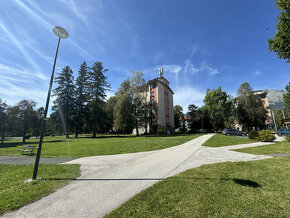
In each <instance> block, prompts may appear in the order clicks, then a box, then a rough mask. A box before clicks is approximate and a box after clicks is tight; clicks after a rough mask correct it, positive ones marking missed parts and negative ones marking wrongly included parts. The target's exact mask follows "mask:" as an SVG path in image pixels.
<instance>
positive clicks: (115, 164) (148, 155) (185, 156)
mask: <svg viewBox="0 0 290 218" xmlns="http://www.w3.org/2000/svg"><path fill="white" fill-rule="evenodd" d="M213 135H214V134H208V135H203V136H200V137H198V138H196V139H193V140H191V141H189V142H186V143H184V144H182V145H179V146H175V147H170V148H166V149H163V150H158V151H149V152H140V153H130V154H119V155H108V156H93V157H84V158H79V159H75V160H72V161H70V162H67V163H68V164H81V172H82V174H81V177H79V178H78V179H77V180H74V181H72V182H71V183H70V184H68V185H67V186H65V187H63V188H61V189H59V190H58V191H56V192H54V193H52V194H51V195H49V196H46V197H44V198H42V199H40V200H39V201H37V202H34V203H32V204H30V205H27V206H24V207H22V208H20V209H19V210H17V211H14V212H11V213H8V214H5V215H4V217H42V218H45V217H102V216H104V215H105V214H107V213H108V212H110V211H112V210H113V209H115V208H117V207H118V206H120V205H121V204H122V203H124V202H125V201H127V200H128V199H129V198H131V197H133V196H134V195H135V194H137V193H139V192H140V191H142V190H144V189H146V188H148V187H149V186H151V185H153V184H154V183H156V182H158V181H160V180H162V179H164V178H166V177H169V176H173V175H175V174H177V173H180V172H182V171H184V170H187V169H190V168H194V167H198V166H201V165H204V164H212V163H217V162H225V161H249V160H259V159H265V158H271V157H269V156H266V155H253V154H246V153H241V152H235V151H231V150H230V149H232V147H233V146H228V147H220V148H211V147H205V146H201V145H202V144H203V143H204V142H205V141H206V140H208V139H209V138H210V137H212V136H213ZM258 145H262V144H261V143H260V144H258ZM242 146H247V145H242ZM250 146H251V145H250ZM237 147H239V146H237ZM235 148H236V146H235Z"/></svg>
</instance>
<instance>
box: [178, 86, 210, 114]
mask: <svg viewBox="0 0 290 218" xmlns="http://www.w3.org/2000/svg"><path fill="white" fill-rule="evenodd" d="M204 96H205V93H203V92H201V91H199V90H197V89H195V88H193V87H190V86H183V87H179V88H177V89H176V90H175V94H174V95H173V103H174V105H180V106H181V107H182V108H183V112H184V113H186V112H187V108H188V105H190V104H195V105H197V106H199V107H200V106H202V105H203V99H204Z"/></svg>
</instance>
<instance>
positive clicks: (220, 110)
mask: <svg viewBox="0 0 290 218" xmlns="http://www.w3.org/2000/svg"><path fill="white" fill-rule="evenodd" d="M203 101H204V104H205V105H204V107H205V109H206V110H207V112H208V115H209V118H210V122H211V124H212V126H213V128H214V130H215V131H218V130H219V129H222V128H224V127H225V122H226V121H227V120H228V119H229V116H230V111H231V104H232V101H231V98H230V96H229V95H227V93H226V92H223V91H222V89H221V87H218V88H217V89H213V90H208V91H207V93H206V96H205V98H204V100H203Z"/></svg>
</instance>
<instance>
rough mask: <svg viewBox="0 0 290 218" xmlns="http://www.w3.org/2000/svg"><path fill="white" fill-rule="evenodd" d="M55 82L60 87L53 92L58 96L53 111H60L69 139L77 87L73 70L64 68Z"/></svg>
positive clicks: (67, 67)
mask: <svg viewBox="0 0 290 218" xmlns="http://www.w3.org/2000/svg"><path fill="white" fill-rule="evenodd" d="M55 82H56V83H57V85H58V86H57V88H55V89H54V91H53V96H56V100H55V101H54V106H53V109H54V110H56V111H58V113H59V115H60V118H61V120H62V123H63V126H64V130H65V134H66V138H69V131H70V130H71V129H72V128H73V111H74V107H75V85H74V77H73V71H72V69H71V68H70V67H69V66H66V67H64V68H63V69H62V71H61V73H58V77H56V78H55Z"/></svg>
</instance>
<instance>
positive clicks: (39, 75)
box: [0, 21, 45, 82]
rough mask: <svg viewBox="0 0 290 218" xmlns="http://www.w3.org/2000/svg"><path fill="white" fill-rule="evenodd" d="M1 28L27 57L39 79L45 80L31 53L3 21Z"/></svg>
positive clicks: (0, 24) (0, 23)
mask: <svg viewBox="0 0 290 218" xmlns="http://www.w3.org/2000/svg"><path fill="white" fill-rule="evenodd" d="M0 28H1V29H2V30H3V31H4V32H5V33H6V35H7V36H8V37H9V38H10V40H11V41H12V42H13V44H14V45H15V46H16V47H17V48H18V49H19V51H20V52H21V53H22V55H23V56H24V57H25V60H26V61H27V62H28V63H29V64H30V65H31V66H32V67H33V69H34V70H35V73H36V74H37V76H38V77H39V78H41V79H42V80H45V76H44V74H42V73H41V71H40V69H39V66H38V65H37V64H36V62H35V61H34V59H33V58H32V57H31V55H30V54H29V52H27V50H26V49H25V47H24V46H23V45H22V43H21V42H20V41H19V40H18V39H17V38H16V37H15V36H14V34H12V33H11V32H10V30H9V29H8V28H7V27H6V25H5V24H4V23H2V22H1V21H0ZM42 82H43V81H42Z"/></svg>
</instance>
